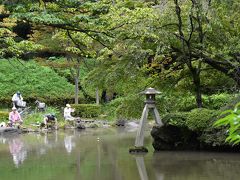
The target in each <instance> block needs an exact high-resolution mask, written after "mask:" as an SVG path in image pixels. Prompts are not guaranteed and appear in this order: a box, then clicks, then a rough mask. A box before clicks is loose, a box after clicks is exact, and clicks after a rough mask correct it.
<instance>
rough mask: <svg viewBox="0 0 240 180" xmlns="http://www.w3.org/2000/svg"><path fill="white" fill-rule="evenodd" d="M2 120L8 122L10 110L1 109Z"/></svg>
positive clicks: (0, 117)
mask: <svg viewBox="0 0 240 180" xmlns="http://www.w3.org/2000/svg"><path fill="white" fill-rule="evenodd" d="M0 122H8V112H6V111H0Z"/></svg>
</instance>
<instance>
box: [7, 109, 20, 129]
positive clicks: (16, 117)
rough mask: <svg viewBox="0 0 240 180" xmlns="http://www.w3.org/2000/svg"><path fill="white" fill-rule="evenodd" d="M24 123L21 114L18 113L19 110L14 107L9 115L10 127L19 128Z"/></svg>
mask: <svg viewBox="0 0 240 180" xmlns="http://www.w3.org/2000/svg"><path fill="white" fill-rule="evenodd" d="M22 123H23V120H22V118H21V116H20V114H19V113H18V112H17V108H16V107H13V108H12V111H11V112H10V113H9V126H10V127H12V126H17V127H18V128H19V127H20V125H21V124H22Z"/></svg>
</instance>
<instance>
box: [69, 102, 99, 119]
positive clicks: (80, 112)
mask: <svg viewBox="0 0 240 180" xmlns="http://www.w3.org/2000/svg"><path fill="white" fill-rule="evenodd" d="M71 106H72V107H73V108H74V109H75V112H74V113H73V115H74V116H80V117H83V118H92V117H98V116H99V115H100V114H101V106H100V105H97V104H72V105H71Z"/></svg>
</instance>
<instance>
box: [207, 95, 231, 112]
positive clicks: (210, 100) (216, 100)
mask: <svg viewBox="0 0 240 180" xmlns="http://www.w3.org/2000/svg"><path fill="white" fill-rule="evenodd" d="M233 98H234V95H232V94H227V93H221V94H213V95H211V96H203V104H204V106H205V107H206V108H208V109H220V108H221V107H223V106H226V105H227V104H228V103H229V102H230V101H231V100H232V99H233Z"/></svg>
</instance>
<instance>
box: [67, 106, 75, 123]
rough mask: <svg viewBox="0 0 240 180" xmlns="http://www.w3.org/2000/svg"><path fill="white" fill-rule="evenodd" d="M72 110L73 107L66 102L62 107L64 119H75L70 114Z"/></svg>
mask: <svg viewBox="0 0 240 180" xmlns="http://www.w3.org/2000/svg"><path fill="white" fill-rule="evenodd" d="M74 111H75V109H73V108H72V107H71V105H70V104H66V107H65V108H64V119H65V120H68V121H73V120H75V117H73V116H72V115H71V113H72V112H74Z"/></svg>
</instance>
